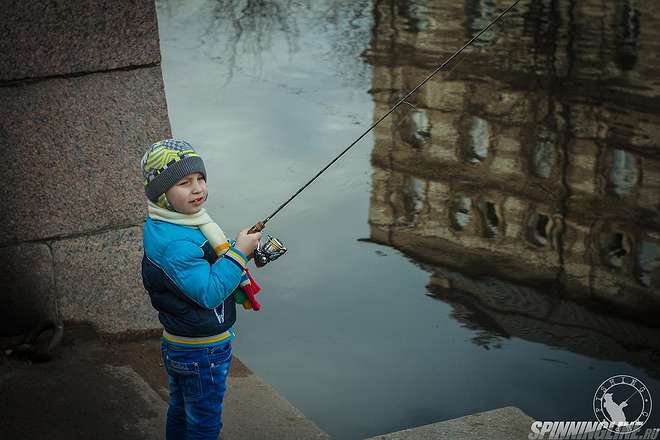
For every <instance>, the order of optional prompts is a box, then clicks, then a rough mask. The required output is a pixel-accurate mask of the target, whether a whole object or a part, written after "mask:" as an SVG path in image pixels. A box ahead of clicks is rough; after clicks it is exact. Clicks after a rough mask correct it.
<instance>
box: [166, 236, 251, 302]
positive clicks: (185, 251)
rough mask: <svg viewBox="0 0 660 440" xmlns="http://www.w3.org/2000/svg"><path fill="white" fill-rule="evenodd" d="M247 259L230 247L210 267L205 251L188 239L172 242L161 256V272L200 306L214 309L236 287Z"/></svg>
mask: <svg viewBox="0 0 660 440" xmlns="http://www.w3.org/2000/svg"><path fill="white" fill-rule="evenodd" d="M246 264H247V257H246V256H245V255H244V254H243V253H242V252H241V251H239V250H238V249H236V248H234V247H230V248H229V250H228V251H227V253H226V254H225V255H224V256H223V257H221V258H218V259H217V260H216V262H215V263H214V264H212V265H211V264H209V262H208V261H206V260H205V259H204V251H203V250H202V248H200V247H199V246H197V245H196V244H195V243H193V242H191V241H188V240H175V241H173V242H171V243H170V244H169V245H168V246H167V248H166V249H165V252H164V254H163V269H164V270H165V272H166V273H167V274H168V275H169V276H170V277H171V278H172V281H173V282H174V283H175V284H176V285H177V287H179V289H181V291H182V292H183V293H184V294H185V295H187V296H188V297H189V298H190V299H192V300H193V301H195V302H196V303H197V304H199V305H200V306H201V307H204V308H206V309H214V308H216V307H218V306H219V305H220V304H222V302H223V301H224V300H225V299H226V298H227V297H228V296H229V295H231V294H232V293H233V292H234V290H235V289H236V287H238V285H239V283H240V281H241V277H242V276H243V272H244V270H245V266H246Z"/></svg>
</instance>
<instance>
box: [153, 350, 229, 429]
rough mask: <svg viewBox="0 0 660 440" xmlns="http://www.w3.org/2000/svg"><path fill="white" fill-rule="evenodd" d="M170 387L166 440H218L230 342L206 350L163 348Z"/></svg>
mask: <svg viewBox="0 0 660 440" xmlns="http://www.w3.org/2000/svg"><path fill="white" fill-rule="evenodd" d="M161 352H162V355H163V363H164V364H165V368H167V375H168V376H169V385H170V406H169V408H168V410H167V427H166V439H167V440H202V439H203V440H211V439H213V440H217V438H218V435H219V434H220V430H221V429H222V399H223V397H224V395H225V390H226V389H227V374H228V373H229V365H230V363H231V342H226V343H224V344H220V345H216V346H213V347H204V348H188V347H180V346H177V345H172V344H169V343H167V342H163V343H162V344H161Z"/></svg>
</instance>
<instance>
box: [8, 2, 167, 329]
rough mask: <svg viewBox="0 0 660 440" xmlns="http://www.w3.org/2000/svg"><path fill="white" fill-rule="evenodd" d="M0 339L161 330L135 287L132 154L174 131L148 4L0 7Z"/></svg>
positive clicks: (136, 211)
mask: <svg viewBox="0 0 660 440" xmlns="http://www.w3.org/2000/svg"><path fill="white" fill-rule="evenodd" d="M0 29H1V31H2V34H3V38H2V39H1V40H0V53H2V54H3V55H4V60H3V63H2V64H0V102H2V105H1V106H0V147H1V148H2V151H4V154H5V159H4V160H3V162H2V164H3V172H2V176H3V185H2V186H1V187H0V188H1V189H0V191H2V195H1V199H2V202H3V206H2V209H1V210H0V223H1V224H2V225H3V226H4V227H3V228H2V229H0V289H1V290H0V291H1V292H2V308H1V309H0V334H4V335H11V334H18V333H21V332H24V331H25V330H27V329H28V328H30V327H32V326H34V325H35V324H36V323H38V322H39V321H41V320H44V319H59V320H64V321H68V322H71V321H74V322H90V323H93V324H94V325H95V326H96V327H97V328H98V330H100V331H101V332H107V333H117V332H125V331H131V330H143V329H150V328H155V327H157V326H158V321H157V317H156V315H155V312H154V311H153V310H152V308H151V306H150V305H149V302H148V297H147V295H146V294H145V291H144V288H143V287H142V282H141V278H140V259H141V256H142V223H143V221H144V218H145V213H146V210H145V198H144V192H143V189H142V183H141V177H140V168H139V161H140V157H141V152H142V149H143V148H144V147H145V146H146V145H148V144H150V143H152V142H153V141H155V140H158V139H161V138H164V137H168V136H170V125H169V120H168V116H167V106H166V102H165V93H164V88H163V79H162V73H161V68H160V49H159V39H158V26H157V21H156V11H155V5H154V2H153V1H139V0H115V1H109V0H96V1H94V0H86V1H75V2H74V1H65V0H55V1H49V2H40V1H8V2H3V7H2V12H0Z"/></svg>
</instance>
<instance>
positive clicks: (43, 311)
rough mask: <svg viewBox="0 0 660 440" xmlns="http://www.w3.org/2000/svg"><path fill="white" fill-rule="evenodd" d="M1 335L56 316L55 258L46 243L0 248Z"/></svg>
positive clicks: (24, 329)
mask: <svg viewBox="0 0 660 440" xmlns="http://www.w3.org/2000/svg"><path fill="white" fill-rule="evenodd" d="M0 291H1V292H2V303H3V304H2V308H1V309H0V310H1V311H2V312H1V313H0V335H3V336H12V335H18V334H22V333H25V332H27V331H29V330H30V329H32V328H34V327H35V326H36V325H38V324H39V323H41V322H43V321H44V320H47V319H55V318H57V309H56V304H55V285H54V278H53V259H52V257H51V253H50V249H49V248H48V246H47V245H45V244H43V243H23V244H19V245H17V246H6V247H2V248H0Z"/></svg>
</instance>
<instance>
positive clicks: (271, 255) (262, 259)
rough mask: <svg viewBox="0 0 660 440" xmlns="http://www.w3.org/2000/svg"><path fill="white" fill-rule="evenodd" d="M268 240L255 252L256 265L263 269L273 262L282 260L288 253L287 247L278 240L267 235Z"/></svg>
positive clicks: (261, 243)
mask: <svg viewBox="0 0 660 440" xmlns="http://www.w3.org/2000/svg"><path fill="white" fill-rule="evenodd" d="M266 237H267V240H266V241H265V242H259V246H257V248H256V249H255V250H254V254H253V255H254V263H255V264H256V265H257V267H263V266H265V265H266V264H268V263H270V262H271V261H275V260H277V259H278V258H280V257H281V256H282V255H284V253H285V252H286V247H285V246H284V245H283V244H282V242H281V241H279V240H278V239H277V238H275V237H273V236H272V235H269V234H266Z"/></svg>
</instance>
